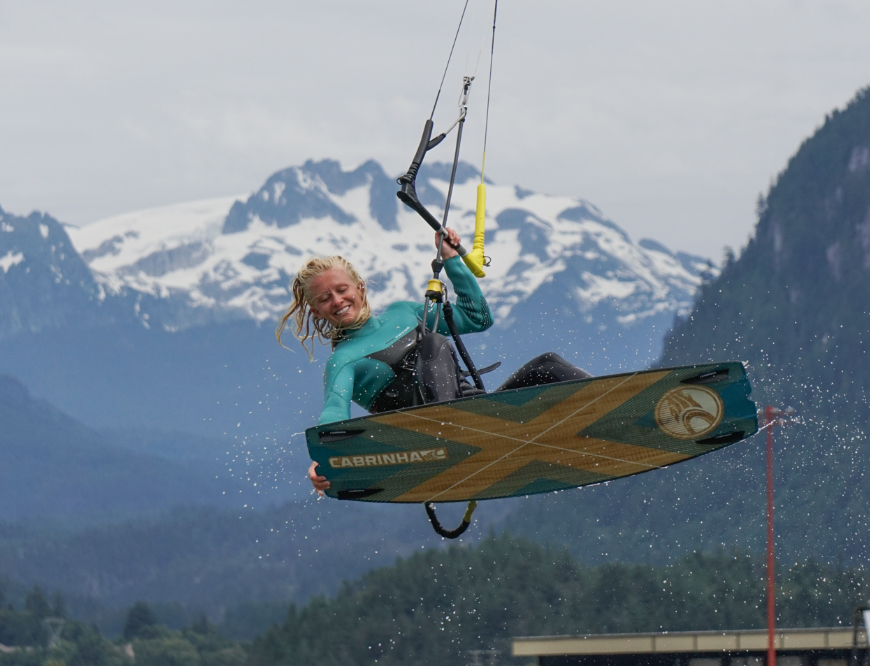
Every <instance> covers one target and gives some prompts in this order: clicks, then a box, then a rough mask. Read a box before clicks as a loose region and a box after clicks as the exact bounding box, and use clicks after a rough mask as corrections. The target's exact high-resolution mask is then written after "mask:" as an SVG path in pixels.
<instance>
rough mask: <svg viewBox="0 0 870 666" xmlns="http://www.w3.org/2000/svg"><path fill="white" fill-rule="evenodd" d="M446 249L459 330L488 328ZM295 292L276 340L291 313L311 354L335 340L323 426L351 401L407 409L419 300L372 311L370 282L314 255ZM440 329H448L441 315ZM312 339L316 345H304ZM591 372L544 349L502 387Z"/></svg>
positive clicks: (460, 267)
mask: <svg viewBox="0 0 870 666" xmlns="http://www.w3.org/2000/svg"><path fill="white" fill-rule="evenodd" d="M447 233H448V240H449V242H450V244H451V245H459V243H460V238H459V235H458V234H457V233H456V232H455V231H454V230H453V229H447ZM435 242H436V245H438V244H439V243H440V236H438V235H436V238H435ZM441 252H442V259H443V260H444V270H445V271H446V273H447V277H448V278H449V280H450V282H451V283H452V285H453V291H454V294H455V298H454V299H453V300H454V311H453V312H454V314H453V316H454V322H455V325H456V329H457V332H458V333H459V334H463V333H475V332H480V331H485V330H486V329H488V328H489V327H490V326H492V313H491V312H490V310H489V306H488V305H487V303H486V299H485V298H484V297H483V293H482V292H481V291H480V287H479V286H478V285H477V281H476V280H475V278H474V276H473V275H472V274H471V272H470V271H469V270H468V269H467V268H466V267H465V264H464V263H462V260H461V258H460V257H459V256H458V254H457V252H456V250H454V249H453V248H452V247H451V246H450V245H448V244H447V243H444V244H443V245H442V250H441ZM292 292H293V303H292V304H291V306H290V309H289V310H287V312H286V314H285V315H284V317H283V318H282V320H281V323H280V324H279V326H278V330H277V335H278V341H279V342H280V341H281V334H282V333H283V331H284V328H285V327H286V325H287V322H288V320H289V319H290V318H291V317H292V318H293V319H294V323H295V324H296V326H295V331H294V333H295V335H296V337H297V338H299V340H300V342H301V343H302V346H303V347H305V349H306V351H307V352H308V354H309V356H311V357H312V358H313V351H314V349H313V347H314V339H315V338H317V339H319V340H320V341H321V342H324V343H326V342H331V343H332V348H333V351H332V354H331V356H330V357H329V360H328V361H327V362H326V369H325V371H324V405H323V411H322V412H321V413H320V420H319V422H320V423H321V424H324V423H333V422H335V421H342V420H345V419H348V418H350V402H351V400H353V401H354V402H356V403H357V404H358V405H360V406H361V407H363V408H364V409H366V410H368V411H370V412H382V411H387V410H389V409H397V408H400V407H404V406H408V405H406V404H404V403H403V401H404V400H407V397H408V396H409V395H410V394H411V392H410V391H408V390H405V389H407V388H408V387H407V385H405V386H403V385H402V382H403V381H405V380H406V379H407V374H408V373H407V372H405V369H406V368H405V366H404V364H403V361H404V359H406V358H407V355H408V352H409V351H410V350H411V349H412V348H413V346H414V345H415V344H416V342H417V338H418V336H417V330H418V326H419V324H420V322H421V320H422V317H423V305H422V304H420V303H412V302H409V301H399V302H397V303H393V304H392V305H390V306H389V307H388V308H387V309H386V311H385V312H384V313H383V314H381V315H377V316H376V315H373V314H372V311H371V308H370V307H369V304H368V299H367V298H366V285H365V281H364V280H363V279H362V277H360V275H359V274H358V273H357V271H356V270H355V269H354V267H353V266H352V265H351V264H350V263H349V262H348V261H346V260H345V259H343V258H342V257H339V256H332V257H327V258H324V259H312V260H310V261H309V262H308V263H307V264H306V265H305V266H304V267H303V268H302V269H301V270H300V271H299V272H298V273H297V274H296V276H295V277H294V278H293V283H292ZM434 316H435V315H434V312H432V313H431V315H430V319H429V321H427V326H428V327H431V326H433V325H434V323H435V322H434ZM437 332H438V333H439V334H441V335H447V334H448V333H449V331H448V329H447V325H446V323H445V322H444V319H443V317H442V318H441V319H440V320H439V321H438V327H437ZM309 340H311V349H309V348H308V347H307V346H306V343H307V342H308V341H309ZM449 353H450V354H452V351H450V352H449ZM412 373H413V371H412ZM588 376H589V375H588V374H587V373H586V372H584V371H583V370H580V369H579V368H575V367H574V366H572V365H570V364H569V363H567V362H566V361H564V360H563V359H561V358H560V357H559V356H557V355H556V354H544V355H543V356H539V357H538V358H536V359H534V360H533V361H530V362H529V363H527V364H526V365H525V366H523V367H522V368H520V370H518V371H517V372H516V373H514V375H512V376H511V377H510V378H509V379H508V380H507V382H505V384H503V385H502V386H501V387H499V389H498V390H505V389H508V388H520V387H522V386H532V385H535V384H545V383H551V382H554V381H564V380H566V379H578V378H583V377H588ZM468 388H469V389H471V387H470V386H469V387H468ZM471 392H473V389H471ZM417 404H419V403H417ZM316 466H317V463H316V462H313V463H312V464H311V467H310V468H309V469H308V476H309V478H310V479H311V483H312V484H313V485H314V487H315V488H316V489H317V490H318V492H320V491H323V490H326V489H328V488H329V482H328V481H327V480H326V477H323V476H318V475H317V473H316V472H315V467H316Z"/></svg>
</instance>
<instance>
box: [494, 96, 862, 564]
mask: <svg viewBox="0 0 870 666" xmlns="http://www.w3.org/2000/svg"><path fill="white" fill-rule="evenodd" d="M758 214H759V219H758V225H757V228H756V231H755V234H754V236H753V237H752V239H751V240H750V241H749V243H748V245H747V247H746V248H745V250H744V251H743V252H742V253H741V254H740V256H739V257H736V256H733V255H732V256H730V257H729V258H728V259H727V261H726V263H725V266H724V267H723V270H722V274H721V276H720V277H719V278H718V279H716V280H714V281H711V282H709V283H706V284H705V285H703V286H702V288H701V290H700V292H699V295H698V297H697V301H696V303H695V305H694V309H693V311H692V312H691V314H690V315H688V316H687V317H685V318H682V319H678V320H677V321H676V323H675V326H674V329H673V331H672V332H671V334H670V335H669V336H668V338H667V340H666V345H665V351H664V355H663V357H662V359H661V361H660V365H661V366H672V365H681V364H690V363H698V362H710V361H716V360H742V361H746V362H747V365H748V369H749V376H750V378H751V380H752V383H753V398H754V399H755V400H756V401H757V402H758V404H759V405H765V404H773V405H776V406H778V407H786V406H792V407H794V408H795V409H796V410H797V413H798V415H799V416H800V417H801V419H802V425H799V426H794V427H790V428H785V429H778V430H777V432H776V438H777V449H776V451H777V453H776V505H777V539H778V544H779V547H780V548H781V551H780V552H787V553H789V556H791V557H794V558H797V559H800V558H806V557H810V556H816V557H822V558H825V559H827V560H828V561H831V562H833V561H836V560H838V559H839V560H843V561H847V562H853V563H866V562H867V560H868V558H870V536H868V534H870V532H868V529H867V528H868V515H870V484H868V483H867V479H866V470H867V469H868V466H870V444H868V441H867V432H868V429H867V421H868V414H870V402H868V392H870V355H868V353H867V348H868V344H870V337H868V336H870V93H868V91H866V90H865V91H862V92H860V93H859V94H858V95H857V96H856V97H855V99H854V100H853V101H852V102H851V103H850V104H849V105H848V106H847V107H846V108H845V109H844V110H843V111H835V112H833V113H832V114H831V115H830V116H828V117H827V118H826V119H825V122H824V124H823V125H822V126H821V128H820V129H819V130H818V131H817V132H816V133H815V134H814V135H813V136H812V137H811V138H809V139H807V140H806V141H805V142H804V143H803V144H802V145H801V146H800V148H799V150H798V151H797V153H796V154H795V155H794V157H792V158H791V159H790V160H789V162H788V166H787V168H786V169H785V170H784V171H783V172H782V173H781V174H780V175H779V177H778V178H777V179H776V181H775V182H774V184H773V185H772V186H771V188H770V191H769V192H768V194H767V196H765V197H762V198H761V199H760V201H759V206H758ZM763 442H764V440H763V435H758V436H756V437H755V438H754V440H749V441H748V442H746V443H740V444H737V445H735V446H733V447H730V448H728V449H725V450H724V451H721V452H716V453H714V454H711V455H709V456H705V457H704V458H702V459H699V460H696V461H691V462H688V463H685V464H681V465H678V466H676V467H674V468H671V469H669V470H667V471H661V472H655V473H653V474H649V475H643V476H641V477H638V478H633V479H628V480H626V481H617V482H614V483H611V484H608V485H607V486H604V487H597V488H594V489H589V490H583V491H569V492H566V493H561V494H559V495H557V496H549V497H541V498H532V499H530V500H528V501H527V502H525V503H523V504H522V506H521V507H520V509H519V511H518V514H517V515H516V516H515V517H514V518H513V519H512V521H511V522H509V526H511V527H512V528H513V529H516V530H517V531H520V532H522V533H524V534H526V535H528V536H530V537H532V536H534V537H535V538H543V539H548V540H552V541H558V542H562V543H567V544H569V545H570V547H571V548H572V550H573V551H574V552H576V553H577V554H578V555H580V556H582V557H583V558H584V560H586V561H596V560H599V561H600V560H602V559H606V558H609V557H617V558H627V559H631V560H635V561H638V560H639V561H644V560H646V559H648V558H651V559H652V560H654V561H666V560H667V558H669V557H672V556H674V555H675V554H679V553H680V552H684V551H686V550H687V549H688V550H691V549H693V548H696V547H703V548H710V547H715V546H716V545H717V544H719V545H723V546H728V547H730V546H738V547H741V548H751V549H753V550H754V551H756V552H757V551H758V550H759V549H760V548H763V544H764V527H763V524H764V523H763V521H764V494H763V493H764V476H763V474H764V464H765V463H764V453H763V450H761V448H760V445H762V444H763Z"/></svg>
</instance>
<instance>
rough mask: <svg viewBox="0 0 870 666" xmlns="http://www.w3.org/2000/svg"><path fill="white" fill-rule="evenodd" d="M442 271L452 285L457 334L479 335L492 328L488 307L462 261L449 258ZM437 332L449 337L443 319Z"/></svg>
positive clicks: (457, 258) (456, 258) (458, 258)
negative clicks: (445, 273)
mask: <svg viewBox="0 0 870 666" xmlns="http://www.w3.org/2000/svg"><path fill="white" fill-rule="evenodd" d="M444 270H445V271H446V272H447V277H448V278H450V283H451V284H452V285H453V292H454V294H453V299H452V300H453V320H454V321H455V322H456V328H457V330H458V332H459V333H460V334H461V333H479V332H481V331H485V330H486V329H488V328H489V327H490V326H492V313H491V312H490V311H489V305H487V303H486V299H485V298H484V297H483V292H482V291H481V290H480V287H479V286H478V284H477V279H476V278H475V277H474V276H473V275H472V274H471V271H470V270H468V268H467V267H466V266H465V264H464V263H462V259H461V258H460V257H458V256H456V257H450V259H448V260H447V261H445V262H444ZM442 329H443V330H442ZM438 332H439V333H441V334H442V335H450V331H449V330H448V329H447V324H445V323H444V320H443V319H442V320H441V322H439V324H438Z"/></svg>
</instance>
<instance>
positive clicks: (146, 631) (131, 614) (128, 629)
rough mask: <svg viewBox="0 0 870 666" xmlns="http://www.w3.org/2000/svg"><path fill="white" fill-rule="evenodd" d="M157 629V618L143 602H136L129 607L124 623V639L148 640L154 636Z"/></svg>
mask: <svg viewBox="0 0 870 666" xmlns="http://www.w3.org/2000/svg"><path fill="white" fill-rule="evenodd" d="M156 628H157V618H156V617H155V616H154V612H153V611H152V610H151V606H149V605H148V604H147V603H145V602H144V601H137V602H136V603H135V604H133V605H132V606H131V607H130V610H129V611H128V612H127V619H126V621H125V622H124V638H125V639H126V640H128V641H129V640H131V639H133V638H150V637H153V636H154V635H155V629H156Z"/></svg>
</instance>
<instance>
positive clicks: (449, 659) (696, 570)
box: [249, 535, 868, 666]
mask: <svg viewBox="0 0 870 666" xmlns="http://www.w3.org/2000/svg"><path fill="white" fill-rule="evenodd" d="M760 564H761V562H760V561H756V560H753V559H751V558H749V557H748V556H747V555H746V554H741V553H738V552H727V551H719V552H717V553H712V554H697V553H696V554H692V555H688V556H686V557H685V558H683V559H681V560H679V561H676V562H674V563H673V564H671V565H669V566H661V567H653V566H650V565H628V564H620V563H612V564H605V565H601V566H598V567H586V566H583V565H581V564H579V563H578V562H577V561H576V560H574V559H573V558H572V557H571V556H570V555H569V554H568V552H567V551H566V550H563V549H558V548H546V547H542V546H540V545H536V544H533V543H531V542H528V541H525V540H522V539H515V538H512V537H510V536H507V535H503V536H500V537H495V536H490V537H488V538H487V539H485V540H484V541H483V542H482V543H481V544H479V545H478V546H476V547H469V548H466V547H457V546H453V547H450V548H449V549H448V550H446V551H438V550H427V551H426V552H421V553H417V554H415V555H413V556H411V557H409V558H407V559H404V560H400V561H398V562H397V563H396V565H395V566H392V567H388V568H385V569H379V570H377V571H373V572H371V573H369V574H367V575H365V576H363V577H362V578H361V579H360V580H358V581H356V582H354V583H348V584H346V585H345V586H344V587H343V588H342V589H341V591H340V592H339V593H338V595H337V596H336V597H335V598H334V599H329V600H326V599H323V598H318V599H314V600H312V601H311V602H310V603H308V604H307V605H306V606H304V607H301V608H300V607H297V606H291V608H290V611H289V613H288V615H287V618H286V620H285V622H284V623H283V624H282V625H281V626H276V627H274V628H272V629H271V630H270V631H269V632H267V633H266V634H265V635H264V636H262V637H261V638H260V639H258V640H257V641H255V643H254V645H253V647H252V650H251V659H250V662H249V663H250V664H251V666H267V665H270V666H271V665H275V664H287V665H291V664H292V665H295V664H314V663H316V664H324V665H325V664H360V663H374V662H375V660H377V663H379V664H387V665H392V664H396V665H398V664H426V666H440V665H442V664H443V665H444V666H447V665H448V664H457V663H464V662H463V659H464V658H465V656H466V655H465V652H466V651H468V650H478V649H497V650H499V651H500V652H501V654H502V655H509V654H510V638H511V637H514V636H540V635H557V634H585V633H610V632H638V631H663V630H666V631H679V630H704V629H749V628H760V627H762V626H764V621H765V608H766V607H765V604H764V574H763V568H762V567H761V566H759V565H760ZM867 583H868V580H867V578H866V575H865V574H856V572H854V571H848V570H838V569H835V568H833V567H826V566H821V565H818V564H815V563H812V562H810V563H806V564H802V565H796V566H794V567H793V568H791V569H790V570H788V571H786V572H785V573H784V574H783V575H782V576H781V578H780V585H781V588H780V590H781V591H780V598H779V619H778V622H779V625H780V626H789V627H801V626H835V625H837V624H838V623H841V622H843V623H848V622H849V620H850V617H851V615H850V613H851V609H852V607H853V605H854V604H855V603H856V602H860V600H861V599H862V598H863V595H866V592H867ZM501 659H502V660H503V661H502V662H501V663H506V662H507V661H508V659H507V658H506V657H502V658H501Z"/></svg>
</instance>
